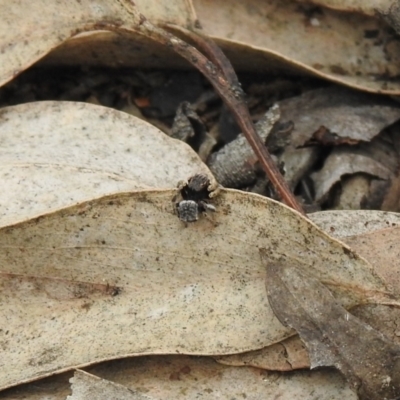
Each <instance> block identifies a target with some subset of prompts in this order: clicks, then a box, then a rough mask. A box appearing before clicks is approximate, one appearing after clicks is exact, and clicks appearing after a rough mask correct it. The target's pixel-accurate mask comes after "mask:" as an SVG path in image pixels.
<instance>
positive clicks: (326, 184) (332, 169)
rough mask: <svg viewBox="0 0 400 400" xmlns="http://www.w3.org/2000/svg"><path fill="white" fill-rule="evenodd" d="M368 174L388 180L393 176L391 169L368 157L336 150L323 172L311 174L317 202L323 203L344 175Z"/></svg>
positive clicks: (347, 149) (328, 159)
mask: <svg viewBox="0 0 400 400" xmlns="http://www.w3.org/2000/svg"><path fill="white" fill-rule="evenodd" d="M356 173H364V174H368V175H371V176H374V177H377V178H380V179H384V180H387V179H389V178H390V177H391V176H392V172H391V171H390V169H388V168H386V167H385V166H384V165H382V164H381V163H380V162H378V161H375V160H374V159H373V158H371V157H369V156H368V155H363V154H357V153H356V152H355V150H353V149H351V148H341V147H339V148H335V149H334V150H333V151H332V152H331V153H330V154H329V157H328V158H327V159H326V161H325V163H324V166H323V167H322V169H321V170H319V171H317V172H314V173H313V174H311V178H312V180H313V182H314V186H315V200H316V201H323V200H324V199H325V197H326V196H327V194H328V193H329V191H330V190H331V188H332V186H333V185H334V184H336V183H337V182H339V181H340V179H341V177H342V176H344V175H351V174H356Z"/></svg>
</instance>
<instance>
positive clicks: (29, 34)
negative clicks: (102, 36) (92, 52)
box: [0, 0, 135, 85]
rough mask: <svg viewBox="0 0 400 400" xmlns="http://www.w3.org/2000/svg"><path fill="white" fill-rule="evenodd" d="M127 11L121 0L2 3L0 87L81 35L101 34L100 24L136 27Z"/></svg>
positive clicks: (0, 12) (126, 4) (0, 4)
mask: <svg viewBox="0 0 400 400" xmlns="http://www.w3.org/2000/svg"><path fill="white" fill-rule="evenodd" d="M126 7H129V2H128V1H124V0H121V1H105V0H96V1H91V0H83V1H80V2H79V3H77V2H70V1H64V2H62V3H60V2H47V1H44V0H39V1H35V2H30V1H27V0H19V1H15V2H9V1H5V0H2V1H1V2H0V14H1V15H2V23H1V25H0V38H1V39H0V48H1V49H2V51H0V65H1V67H0V85H3V84H4V83H6V82H8V81H9V80H10V79H12V78H13V77H15V76H16V75H18V74H19V73H21V72H22V71H23V70H25V69H26V68H28V67H29V66H30V65H32V64H33V63H34V62H36V61H37V60H39V59H40V58H42V57H43V56H44V55H45V54H47V53H48V52H50V51H51V50H52V49H54V48H55V47H57V46H58V45H60V44H61V43H63V42H64V41H66V40H67V39H69V38H70V37H72V36H75V35H76V34H78V33H80V32H82V31H85V30H88V29H89V30H101V29H102V22H108V23H114V24H119V25H121V24H122V23H124V22H125V23H129V21H132V23H135V21H134V18H133V16H132V15H131V14H129V13H128V12H127V11H126V10H127V8H126ZM131 7H132V5H131ZM96 26H97V29H96Z"/></svg>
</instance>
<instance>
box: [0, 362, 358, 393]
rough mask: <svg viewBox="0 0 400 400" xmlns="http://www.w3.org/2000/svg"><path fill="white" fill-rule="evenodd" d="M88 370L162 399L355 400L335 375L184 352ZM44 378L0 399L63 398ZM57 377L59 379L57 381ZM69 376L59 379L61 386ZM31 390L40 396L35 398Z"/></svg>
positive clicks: (109, 363)
mask: <svg viewBox="0 0 400 400" xmlns="http://www.w3.org/2000/svg"><path fill="white" fill-rule="evenodd" d="M88 371H89V372H90V373H91V374H94V375H96V376H100V377H101V378H103V379H107V380H109V381H113V382H116V383H117V384H120V385H123V386H125V387H127V388H128V389H134V390H137V391H141V392H143V393H144V394H145V395H147V396H151V397H153V398H157V399H160V400H171V399H178V398H184V399H185V400H192V399H193V400H195V399H199V398H205V399H211V398H213V399H214V398H221V399H233V398H245V399H249V400H258V399H270V398H271V399H272V398H279V399H280V400H293V399H297V398H301V399H304V400H342V399H346V400H356V399H357V396H356V395H355V393H354V392H352V391H351V390H350V388H349V387H348V385H347V384H346V382H345V381H344V379H343V378H342V377H341V376H340V374H339V373H337V372H336V371H332V370H325V371H312V372H310V371H297V372H296V374H288V375H283V374H280V373H274V372H267V371H260V370H257V369H255V368H250V367H242V368H234V367H227V366H223V365H218V364H217V363H215V362H214V361H213V360H211V359H210V358H206V357H188V356H152V357H137V358H130V359H124V360H116V361H111V362H107V363H102V364H100V365H97V366H94V367H91V368H90V369H89V370H88ZM52 378H53V379H51V380H50V379H46V380H43V381H40V382H35V383H31V384H27V385H24V386H20V387H18V388H12V389H9V390H7V391H5V392H3V393H1V394H0V398H1V399H2V400H23V399H27V398H29V399H34V400H43V399H46V400H65V397H66V396H65V395H63V394H62V393H59V391H58V390H57V387H55V386H54V385H52V381H53V380H54V378H55V377H52ZM58 381H60V380H59V379H58ZM67 383H68V377H64V381H63V382H62V383H59V387H63V388H65V387H66V386H67ZM32 393H35V395H36V394H37V395H38V396H40V395H41V396H42V397H33V396H32Z"/></svg>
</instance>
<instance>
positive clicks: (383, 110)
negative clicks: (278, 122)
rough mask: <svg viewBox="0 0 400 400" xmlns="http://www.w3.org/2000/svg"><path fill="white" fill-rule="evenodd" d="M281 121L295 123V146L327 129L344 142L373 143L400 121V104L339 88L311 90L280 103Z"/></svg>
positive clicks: (293, 139)
mask: <svg viewBox="0 0 400 400" xmlns="http://www.w3.org/2000/svg"><path fill="white" fill-rule="evenodd" d="M279 107H280V109H281V119H282V120H283V121H293V123H294V128H293V131H292V136H291V137H292V140H291V142H292V144H293V145H294V146H296V147H298V146H303V145H304V144H305V143H306V142H308V141H309V140H310V139H311V138H312V136H313V134H314V133H315V132H317V131H318V129H320V127H325V129H327V130H328V131H329V132H330V133H331V134H334V135H337V136H338V137H339V138H341V139H348V140H351V141H353V142H354V143H357V142H359V141H364V142H369V141H370V140H371V139H372V138H374V137H375V136H377V135H378V134H379V132H381V131H382V130H383V129H384V128H385V127H387V126H389V125H391V124H393V123H394V122H395V121H397V120H398V119H399V118H400V108H399V107H398V104H397V103H395V102H394V101H390V100H389V99H384V98H382V97H381V96H374V95H372V94H368V93H359V92H356V91H354V90H349V89H346V88H342V87H339V86H332V87H328V88H322V89H316V90H310V91H308V92H305V93H304V94H302V95H301V96H296V97H292V98H289V99H287V100H283V101H281V102H279Z"/></svg>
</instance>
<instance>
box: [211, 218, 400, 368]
mask: <svg viewBox="0 0 400 400" xmlns="http://www.w3.org/2000/svg"><path fill="white" fill-rule="evenodd" d="M308 217H309V218H310V219H311V220H312V221H313V222H314V223H315V224H316V225H317V226H319V227H320V228H321V229H323V230H324V231H325V232H327V233H328V234H329V235H331V236H333V237H336V238H338V239H340V240H342V241H344V242H345V243H347V244H348V245H349V246H350V247H351V248H352V249H353V250H354V251H356V252H357V253H358V254H360V255H362V256H363V257H365V258H366V259H367V260H368V261H369V262H370V263H371V264H372V265H373V266H374V268H375V271H376V272H378V273H379V274H380V275H381V276H383V277H385V278H386V281H387V282H388V284H390V285H392V287H393V288H394V289H395V290H396V287H397V288H398V287H400V285H399V284H396V283H395V282H398V281H399V274H398V271H400V262H399V260H400V257H399V255H398V251H397V247H398V246H397V245H396V241H397V240H398V239H397V235H396V233H397V229H398V227H399V226H400V214H398V213H393V212H383V211H374V210H368V211H366V210H348V211H322V212H316V213H312V214H308ZM395 227H397V228H396V231H395V232H394V235H393V237H390V239H389V240H388V243H384V244H383V246H382V247H383V250H381V248H380V247H381V246H380V240H379V238H380V237H381V236H382V235H385V236H386V237H387V234H389V232H390V231H391V229H388V228H395ZM375 234H376V235H377V240H376V241H375V240H374V237H375ZM364 238H366V239H367V241H365V242H364ZM368 239H370V240H368ZM393 275H394V276H393ZM392 282H393V283H395V284H393V283H392ZM352 313H354V315H356V316H358V317H359V318H360V319H361V320H363V321H364V322H367V323H368V324H369V325H371V326H373V327H375V329H378V330H380V331H381V332H383V333H384V334H385V335H387V336H388V337H390V338H391V339H392V340H394V341H396V342H397V343H399V344H400V330H399V329H398V327H397V322H396V321H399V320H400V314H399V313H400V309H399V308H397V307H388V306H381V305H361V306H356V307H355V308H353V309H352ZM216 359H217V361H218V362H220V363H222V364H226V365H235V366H241V365H250V366H255V367H259V368H264V369H268V370H278V371H286V370H288V371H289V370H291V369H297V368H308V367H309V366H310V363H309V362H310V361H309V357H308V353H307V352H306V351H303V344H302V342H301V340H300V338H299V337H298V336H293V337H291V338H288V339H286V340H284V341H282V342H280V343H277V344H274V345H272V346H268V347H265V348H263V349H260V350H256V351H250V352H247V353H241V354H234V355H230V356H221V357H218V358H216Z"/></svg>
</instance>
